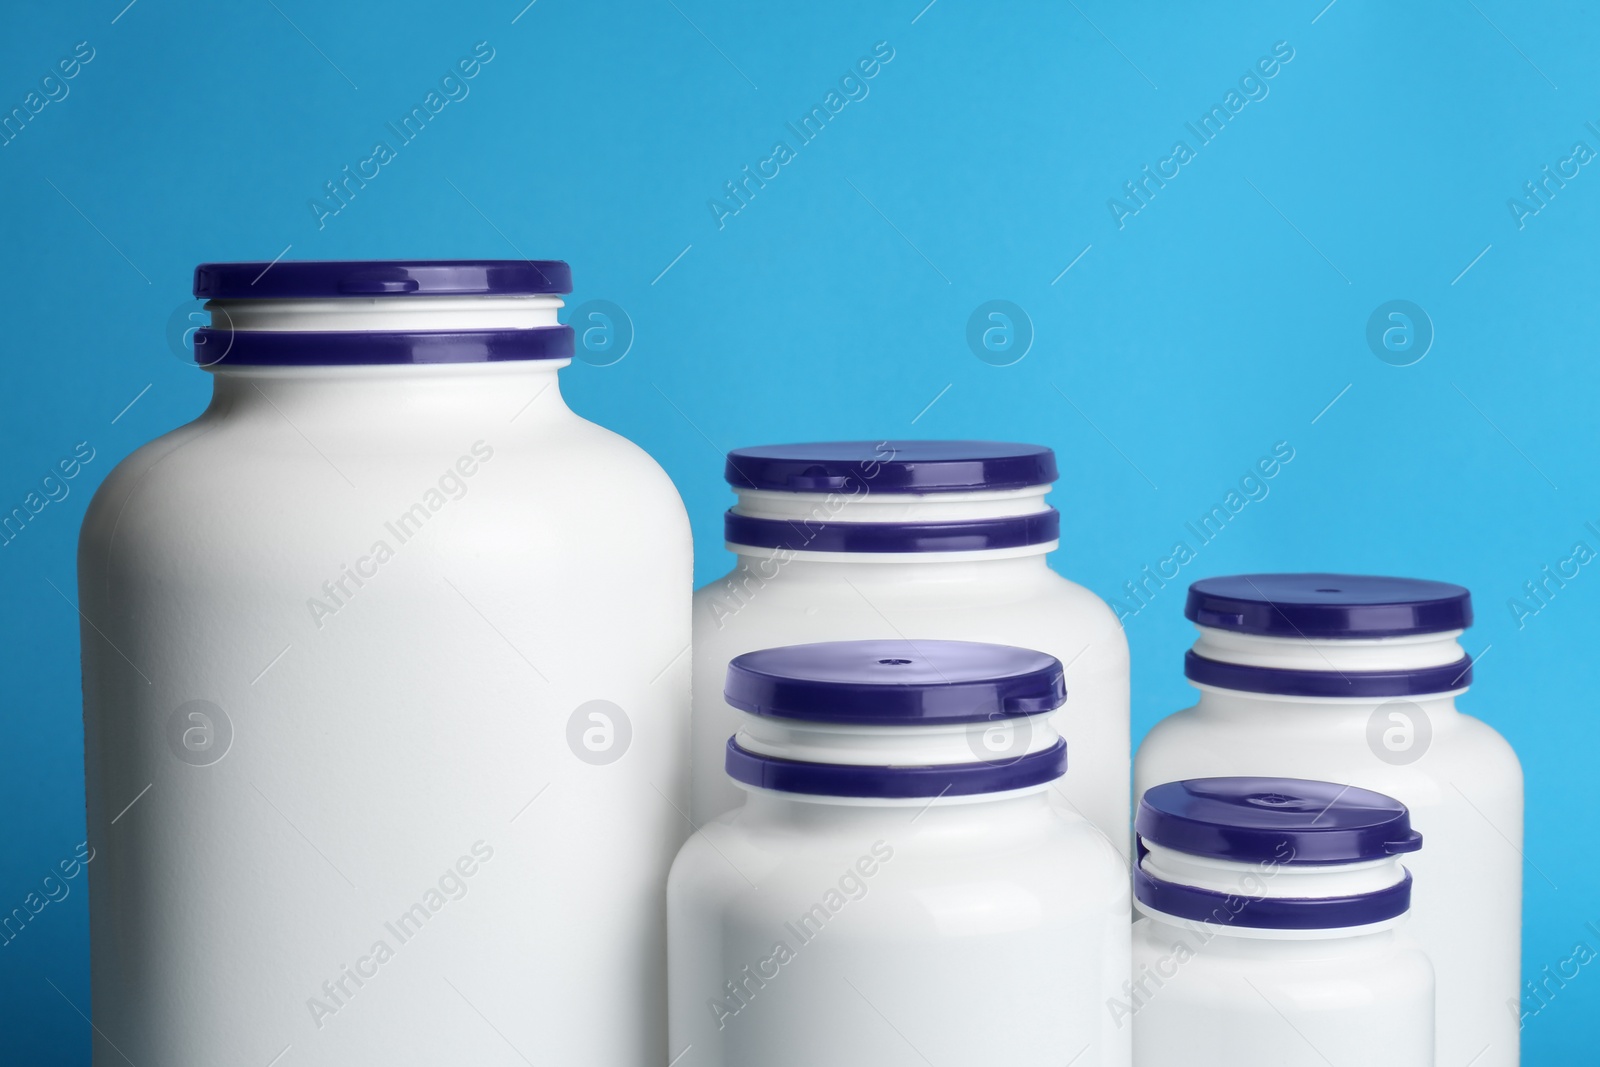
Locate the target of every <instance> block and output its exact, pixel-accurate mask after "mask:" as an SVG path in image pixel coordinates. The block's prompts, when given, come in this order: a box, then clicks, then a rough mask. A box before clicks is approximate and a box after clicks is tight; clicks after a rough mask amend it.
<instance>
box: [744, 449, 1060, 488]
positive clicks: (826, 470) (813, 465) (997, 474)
mask: <svg viewBox="0 0 1600 1067" xmlns="http://www.w3.org/2000/svg"><path fill="white" fill-rule="evenodd" d="M723 474H724V477H726V478H727V480H728V484H729V485H731V486H733V487H734V488H735V489H770V490H776V491H778V492H788V493H827V492H832V491H834V490H837V489H843V488H846V487H847V486H853V485H864V486H866V487H867V488H868V489H871V490H873V491H876V492H886V493H967V492H978V491H982V490H999V489H1026V488H1028V487H1029V486H1035V485H1049V484H1050V483H1051V482H1053V481H1055V480H1056V477H1057V475H1056V454H1055V453H1054V452H1053V451H1051V450H1050V449H1048V448H1045V447H1044V446H1043V445H1023V444H1009V443H1006V442H1002V441H819V442H816V443H813V444H800V445H761V446H758V447H754V448H736V449H734V450H733V451H732V452H729V453H728V462H727V466H726V467H725V468H724V471H723Z"/></svg>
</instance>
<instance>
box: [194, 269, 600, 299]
mask: <svg viewBox="0 0 1600 1067" xmlns="http://www.w3.org/2000/svg"><path fill="white" fill-rule="evenodd" d="M570 292H572V269H571V268H570V267H568V266H567V264H566V263H564V262H562V261H561V260H559V259H329V260H280V261H278V262H267V261H264V260H263V261H259V262H252V263H202V264H200V265H199V266H198V267H196V268H195V269H194V295H195V296H197V297H200V298H201V299H204V300H268V299H280V300H281V299H286V298H294V299H307V298H316V297H341V296H537V295H540V294H546V293H570Z"/></svg>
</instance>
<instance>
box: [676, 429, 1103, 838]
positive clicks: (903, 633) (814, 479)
mask: <svg viewBox="0 0 1600 1067" xmlns="http://www.w3.org/2000/svg"><path fill="white" fill-rule="evenodd" d="M725 474H726V477H727V480H728V483H729V484H730V485H731V486H732V487H733V489H734V491H735V492H736V493H737V494H738V502H737V503H736V504H735V505H734V507H733V508H732V509H731V510H730V511H729V512H728V513H727V517H726V522H725V538H726V541H727V545H728V548H729V549H730V550H731V551H733V552H735V553H737V554H738V557H739V558H738V563H737V565H736V566H735V568H734V569H733V571H732V572H731V573H730V574H728V575H726V576H725V577H723V578H719V579H717V580H716V581H713V582H711V583H709V584H707V585H706V586H704V587H703V588H701V589H700V590H699V591H698V592H697V593H696V594H695V609H694V619H695V622H694V685H693V688H694V694H695V695H694V716H693V737H694V752H693V759H692V764H693V804H694V806H693V808H692V810H691V814H692V815H693V817H694V820H695V823H696V824H697V825H698V824H700V823H703V822H705V821H706V820H707V819H710V818H712V817H713V816H716V815H719V814H721V813H722V812H724V811H727V810H728V809H730V808H732V807H734V806H735V805H737V804H738V803H740V801H741V799H742V798H741V796H740V794H739V791H738V790H737V789H736V788H735V787H734V785H733V783H732V782H730V781H729V780H728V778H727V776H726V775H724V774H723V772H722V762H723V746H724V745H725V744H726V743H727V739H728V735H730V734H732V733H733V732H734V731H735V730H736V729H738V728H739V716H738V714H737V713H736V712H735V711H734V710H733V709H732V708H730V707H728V705H727V704H726V703H725V702H724V701H723V699H722V681H723V675H724V674H725V673H726V672H727V669H728V663H729V661H731V660H732V659H733V658H734V657H735V656H738V655H740V654H742V653H745V652H750V651H753V650H756V649H762V648H773V647H777V646H780V645H792V644H804V643H806V642H812V641H831V640H839V639H863V638H865V639H872V638H907V637H909V638H913V639H917V640H921V639H923V638H944V639H951V640H965V641H986V642H993V643H996V644H1005V645H1016V646H1019V647H1023V648H1035V649H1039V650H1041V651H1044V652H1048V653H1050V654H1051V655H1053V656H1055V657H1056V658H1057V659H1059V660H1060V661H1061V662H1062V663H1063V664H1065V665H1066V679H1067V689H1068V691H1069V692H1070V693H1071V695H1072V699H1071V700H1070V702H1069V703H1068V704H1067V706H1066V708H1065V709H1064V710H1063V712H1062V713H1061V714H1060V715H1059V716H1057V718H1056V719H1055V721H1054V727H1055V729H1056V730H1057V732H1059V733H1060V734H1061V735H1062V736H1063V737H1065V738H1066V739H1067V743H1068V745H1069V746H1070V747H1071V750H1072V760H1073V764H1072V768H1073V769H1072V773H1071V774H1070V775H1068V776H1067V777H1066V778H1065V779H1063V780H1062V781H1061V782H1058V783H1057V784H1056V785H1055V786H1054V787H1052V789H1051V795H1052V798H1053V801H1054V802H1055V803H1057V804H1059V805H1061V806H1063V807H1064V808H1066V809H1068V810H1071V811H1075V812H1076V813H1078V814H1080V815H1082V816H1083V817H1084V818H1086V819H1088V820H1089V821H1090V822H1091V823H1093V824H1094V825H1095V826H1096V827H1098V828H1099V829H1100V830H1101V832H1102V833H1104V834H1106V836H1107V837H1109V838H1110V839H1111V841H1112V842H1113V843H1114V844H1115V845H1116V846H1117V849H1118V851H1120V852H1122V853H1123V854H1124V855H1126V854H1127V850H1128V847H1129V844H1130V841H1131V838H1130V835H1129V822H1128V818H1129V812H1128V805H1129V796H1128V764H1129V747H1130V746H1129V740H1128V643H1127V639H1126V637H1125V636H1124V634H1123V631H1122V627H1121V626H1120V625H1119V624H1118V622H1117V618H1116V615H1115V614H1114V613H1113V612H1112V611H1111V609H1110V608H1108V607H1107V606H1106V605H1105V604H1104V603H1103V602H1101V601H1100V599H1099V598H1098V597H1096V596H1095V595H1094V594H1093V593H1091V592H1089V591H1088V590H1087V589H1084V588H1083V587H1082V586H1079V585H1076V584H1074V583H1073V582H1070V581H1068V580H1067V579H1065V578H1063V577H1061V576H1060V575H1059V574H1057V573H1056V572H1055V571H1053V570H1051V569H1050V567H1049V565H1048V564H1047V563H1046V558H1045V557H1046V554H1047V553H1049V552H1051V551H1053V550H1054V549H1055V548H1056V547H1057V537H1058V532H1059V526H1060V516H1059V515H1058V514H1057V512H1056V511H1055V509H1054V508H1052V507H1050V506H1049V505H1048V504H1046V503H1045V495H1046V493H1048V492H1049V489H1050V485H1051V483H1052V482H1054V481H1055V480H1056V462H1055V454H1054V453H1053V452H1052V451H1051V450H1050V449H1048V448H1044V447H1041V446H1038V445H1026V444H1008V443H1002V442H993V441H836V442H824V443H817V444H798V445H769V446H763V447H758V448H741V449H736V450H735V451H733V452H730V453H729V454H728V461H727V467H726V470H725Z"/></svg>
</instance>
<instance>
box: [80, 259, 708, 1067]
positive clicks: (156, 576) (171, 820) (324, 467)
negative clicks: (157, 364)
mask: <svg viewBox="0 0 1600 1067" xmlns="http://www.w3.org/2000/svg"><path fill="white" fill-rule="evenodd" d="M570 287H571V281H570V273H569V271H568V270H567V266H566V264H564V263H555V262H526V261H492V260H491V261H473V262H461V261H447V262H438V261H431V262H428V261H424V262H417V261H405V262H380V263H370V262H329V263H295V262H278V263H272V264H268V263H235V264H211V265H207V266H203V267H201V268H200V269H199V270H197V271H196V295H197V296H202V297H206V298H208V299H209V300H210V303H209V304H208V305H207V307H208V309H209V310H210V312H211V315H212V325H211V327H210V328H209V329H206V330H203V331H201V332H200V334H199V335H198V336H197V343H196V351H197V352H198V353H199V354H200V356H201V358H202V361H203V362H204V363H205V364H206V365H207V371H208V373H209V375H210V377H211V381H212V388H213V396H212V401H211V404H210V406H209V407H208V408H207V409H206V410H205V411H204V412H203V413H202V414H200V416H199V417H198V418H197V419H196V420H195V421H194V422H192V423H190V424H188V425H186V426H183V427H181V428H179V429H177V430H174V431H173V432H171V433H169V434H166V435H165V436H163V437H161V438H159V439H158V440H156V441H153V442H151V443H150V444H148V445H145V446H144V447H143V448H141V449H139V450H138V451H136V452H135V453H133V455H131V456H129V457H128V458H127V459H126V460H124V461H123V462H122V463H121V464H120V465H118V466H117V468H116V469H115V470H114V471H113V472H112V473H111V474H110V475H109V476H108V477H107V479H106V481H105V483H104V484H103V485H102V486H101V487H100V489H99V491H98V492H97V493H96V494H95V497H94V500H93V503H92V504H91V505H90V506H89V510H88V514H87V516H86V517H85V519H84V523H83V533H82V538H81V541H80V546H79V590H80V594H81V604H80V606H81V609H82V614H83V620H84V621H83V634H82V636H83V695H84V740H85V748H86V750H87V774H86V778H87V785H88V832H89V841H90V844H91V845H92V846H93V847H94V849H95V852H96V855H97V859H96V862H95V863H94V864H93V865H92V866H91V867H90V868H89V878H90V882H91V890H92V891H91V894H90V898H89V909H90V928H91V946H90V948H91V991H92V994H93V1000H94V1016H95V1026H96V1029H95V1062H96V1063H98V1064H112V1063H123V1062H125V1061H128V1060H131V1061H132V1062H134V1063H137V1064H140V1065H141V1067H147V1065H155V1064H160V1065H162V1067H212V1065H215V1064H223V1063H239V1064H246V1063H248V1064H262V1065H265V1064H268V1063H273V1062H281V1063H282V1064H284V1065H285V1067H287V1065H289V1064H294V1065H308V1067H309V1065H335V1064H358V1063H457V1062H459V1063H504V1062H507V1060H508V1059H510V1060H515V1059H516V1055H517V1053H512V1052H511V1050H510V1049H509V1048H507V1045H508V1044H509V1045H510V1046H512V1047H513V1048H515V1049H516V1050H517V1051H518V1053H520V1055H522V1056H525V1057H527V1058H528V1059H530V1060H532V1061H533V1062H537V1063H550V1064H556V1063H565V1064H577V1063H582V1064H593V1065H596V1067H638V1065H639V1064H643V1063H649V1062H654V1060H655V1058H656V1056H657V1055H658V1053H659V1051H660V1048H661V1045H662V1042H663V1041H664V1040H665V1035H666V995H665V988H664V986H665V983H664V974H665V948H666V924H665V916H664V915H663V914H662V908H661V888H662V885H663V883H664V881H665V879H666V873H667V868H668V866H669V864H670V863H671V861H672V857H673V856H674V855H675V854H676V853H677V849H678V846H679V845H680V844H681V843H682V841H683V839H684V837H685V836H687V833H688V829H687V826H686V823H685V821H684V819H683V816H682V815H681V813H680V812H681V811H682V810H683V809H684V808H686V807H687V805H688V758H687V757H688V710H689V709H688V703H689V701H688V669H687V664H686V663H685V662H684V660H685V659H686V658H687V657H686V656H684V650H685V648H686V647H687V645H688V643H689V598H690V592H691V587H692V578H691V569H690V555H691V552H690V545H689V532H688V523H687V521H686V517H685V515H684V512H683V507H682V504H681V503H680V501H679V500H678V497H677V494H676V493H675V491H674V490H673V486H672V483H671V481H670V480H669V479H668V478H667V476H666V474H665V473H664V472H663V471H662V470H661V469H660V468H659V467H657V466H656V464H655V463H654V462H652V461H651V459H650V458H649V457H648V456H646V455H645V454H644V453H643V452H642V451H641V450H640V449H639V448H638V447H636V446H635V445H633V444H631V443H630V442H628V441H626V440H624V439H623V438H621V437H619V436H617V435H616V434H614V433H612V432H610V431H608V430H605V429H603V428H601V427H599V426H596V425H595V424H593V423H591V422H588V421H586V420H585V419H583V418H581V417H580V416H578V415H577V414H576V413H574V412H573V411H572V410H570V409H569V408H568V407H567V406H566V404H565V403H564V402H563V400H562V398H561V389H560V386H559V384H558V383H557V372H558V370H559V369H560V368H562V367H565V366H566V365H567V364H568V362H569V361H570V357H571V355H572V352H573V336H572V330H571V329H570V328H569V327H567V326H563V325H561V324H560V323H559V322H558V321H557V311H558V310H559V309H560V307H561V303H562V302H561V294H563V293H566V292H569V291H570Z"/></svg>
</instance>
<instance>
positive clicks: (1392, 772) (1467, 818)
mask: <svg viewBox="0 0 1600 1067" xmlns="http://www.w3.org/2000/svg"><path fill="white" fill-rule="evenodd" d="M1186 614H1187V616H1188V618H1189V619H1190V620H1191V621H1193V622H1194V623H1195V625H1196V626H1198V627H1199V630H1200V637H1199V640H1198V641H1197V642H1196V643H1195V646H1194V648H1193V650H1192V651H1190V652H1189V653H1188V656H1187V658H1186V660H1185V664H1184V667H1185V673H1186V674H1187V675H1188V678H1189V680H1190V682H1191V683H1192V684H1193V685H1194V686H1195V688H1196V689H1198V690H1199V691H1200V701H1199V703H1198V704H1196V705H1195V706H1194V707H1192V708H1189V709H1187V710H1185V711H1180V712H1178V713H1177V714H1175V715H1172V716H1169V717H1168V718H1167V719H1165V720H1163V721H1162V722H1160V723H1158V724H1157V725H1156V726H1155V728H1154V729H1152V730H1151V731H1150V733H1149V735H1148V736H1147V737H1146V738H1145V740H1144V742H1143V744H1142V745H1141V746H1140V748H1139V753H1138V757H1137V759H1136V760H1135V764H1134V788H1135V791H1136V792H1139V791H1143V790H1146V789H1149V788H1150V787H1151V786H1154V785H1157V784H1159V783H1162V782H1171V781H1179V780H1182V779H1185V778H1199V777H1214V776H1232V775H1269V776H1286V777H1295V778H1310V779H1318V780H1323V781H1333V782H1341V783H1350V784H1352V785H1355V786H1360V787H1363V788H1366V789H1372V790H1375V791H1377V792H1380V793H1383V794H1386V795H1388V796H1392V797H1395V798H1397V799H1398V800H1400V801H1401V802H1402V803H1404V804H1405V805H1406V806H1407V807H1408V808H1409V809H1410V811H1411V816H1412V818H1413V819H1415V820H1416V823H1417V825H1418V826H1420V827H1422V828H1423V829H1424V830H1425V831H1426V832H1427V835H1428V849H1427V851H1426V853H1424V854H1421V855H1419V856H1418V857H1417V858H1416V859H1415V862H1414V863H1413V865H1412V867H1413V870H1414V871H1415V872H1416V876H1417V885H1416V896H1415V902H1414V909H1413V913H1412V921H1411V932H1412V934H1413V935H1414V936H1415V937H1416V938H1417V940H1418V941H1419V942H1420V943H1421V944H1422V946H1423V947H1424V948H1425V949H1426V950H1427V952H1428V955H1429V956H1430V957H1431V958H1432V959H1433V963H1434V966H1435V967H1436V968H1437V970H1438V1041H1439V1062H1440V1063H1441V1064H1467V1063H1471V1064H1472V1065H1473V1067H1514V1065H1515V1064H1516V1063H1517V1062H1518V1047H1517V1046H1518V1033H1519V1024H1518V1016H1519V1009H1518V1003H1519V993H1520V990H1519V986H1518V976H1519V973H1520V963H1521V961H1520V958H1519V952H1520V943H1521V911H1522V864H1523V860H1522V853H1521V849H1522V770H1521V767H1520V766H1519V764H1518V763H1517V758H1516V755H1515V754H1514V753H1513V752H1512V751H1511V747H1510V746H1509V745H1507V744H1506V742H1505V741H1504V740H1503V739H1502V738H1501V737H1500V735H1499V734H1497V733H1495V732H1494V730H1493V729H1491V728H1490V727H1489V726H1487V725H1485V724H1484V723H1482V722H1480V721H1479V720H1477V719H1474V718H1471V717H1469V716H1467V715H1465V714H1463V713H1461V712H1460V711H1458V710H1457V709H1456V703H1455V702H1456V697H1458V696H1460V695H1461V694H1462V693H1463V692H1465V691H1466V688H1467V686H1468V685H1469V684H1470V683H1471V680H1472V664H1471V661H1470V660H1469V659H1468V657H1467V654H1466V652H1465V651H1464V650H1463V649H1462V647H1461V645H1460V643H1459V642H1458V638H1459V637H1460V636H1461V633H1462V631H1463V630H1464V629H1466V627H1468V626H1469V625H1471V622H1472V606H1471V599H1470V595H1469V594H1468V592H1467V590H1465V589H1463V588H1461V587H1460V586H1457V585H1449V584H1446V583H1443V582H1429V581H1421V580H1415V579H1405V578H1380V577H1370V576H1362V575H1345V574H1256V575H1237V576H1234V577H1228V578H1208V579H1205V580H1203V581H1200V582H1196V583H1195V584H1194V585H1193V586H1191V587H1190V590H1189V600H1188V605H1187V608H1186ZM1463 931H1470V935H1469V936H1463Z"/></svg>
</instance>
